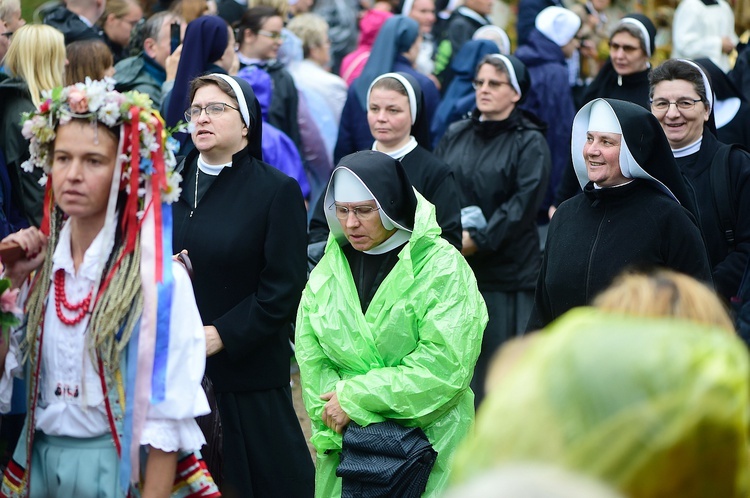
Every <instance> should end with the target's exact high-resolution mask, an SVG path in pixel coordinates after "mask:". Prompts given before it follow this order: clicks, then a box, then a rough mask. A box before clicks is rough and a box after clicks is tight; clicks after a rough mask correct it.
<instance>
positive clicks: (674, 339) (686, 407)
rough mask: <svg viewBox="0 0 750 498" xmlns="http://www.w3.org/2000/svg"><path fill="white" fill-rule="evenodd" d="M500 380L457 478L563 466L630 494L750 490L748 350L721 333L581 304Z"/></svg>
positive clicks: (690, 496)
mask: <svg viewBox="0 0 750 498" xmlns="http://www.w3.org/2000/svg"><path fill="white" fill-rule="evenodd" d="M540 334H541V335H540V336H539V337H537V338H535V339H534V340H533V341H532V343H531V344H530V346H529V349H528V350H527V351H525V352H524V353H522V355H521V356H520V357H519V358H518V359H517V360H516V364H515V365H514V366H512V367H510V370H508V372H507V374H506V376H505V377H502V378H500V379H498V380H497V384H496V388H495V389H494V390H493V392H491V393H490V394H489V395H488V396H487V398H486V400H485V402H484V403H483V404H482V406H481V407H480V409H479V412H478V415H477V424H476V433H475V434H474V435H473V436H472V437H471V438H470V439H469V440H467V441H466V443H465V444H464V445H462V447H461V449H460V451H459V452H458V453H457V456H456V461H455V466H454V474H453V476H452V479H453V480H455V481H463V480H465V479H467V478H469V477H470V476H472V475H474V474H476V473H478V472H481V471H482V470H483V469H486V468H488V467H493V466H498V465H501V464H503V463H508V462H518V461H525V462H540V463H549V464H555V465H560V466H562V467H564V468H567V469H569V470H571V471H573V472H577V473H581V474H584V475H587V476H590V477H593V478H596V479H599V480H601V481H603V482H605V483H608V484H610V485H612V486H613V487H615V488H616V489H618V490H620V491H621V492H622V493H623V494H624V495H626V496H628V497H630V498H657V497H658V498H667V497H669V498H672V497H679V498H698V497H705V498H709V497H710V498H713V497H721V498H734V497H746V496H748V490H749V489H748V477H749V474H748V471H749V470H750V469H749V468H748V464H749V463H750V462H749V461H748V438H747V436H748V420H749V419H748V416H749V415H750V411H749V405H748V401H749V400H748V375H749V374H750V372H749V370H748V354H747V351H746V350H745V347H744V346H743V344H742V343H741V342H740V341H739V340H738V339H737V338H736V337H734V336H732V335H730V334H728V333H727V332H726V331H723V330H715V329H710V328H707V327H705V326H701V325H698V324H693V323H690V322H685V321H680V320H676V319H653V318H652V319H648V318H635V317H626V316H622V315H612V314H605V313H603V312H600V311H596V310H593V309H585V308H582V309H577V310H573V311H571V312H569V313H568V314H567V315H565V316H563V317H562V318H561V319H560V320H559V321H557V322H555V323H554V324H553V325H552V326H551V327H550V329H549V330H548V331H546V332H542V333H540Z"/></svg>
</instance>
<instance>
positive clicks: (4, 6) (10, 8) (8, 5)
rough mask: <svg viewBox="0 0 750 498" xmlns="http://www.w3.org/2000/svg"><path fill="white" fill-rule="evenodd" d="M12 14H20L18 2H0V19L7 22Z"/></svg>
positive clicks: (8, 0)
mask: <svg viewBox="0 0 750 498" xmlns="http://www.w3.org/2000/svg"><path fill="white" fill-rule="evenodd" d="M14 12H21V2H20V1H19V0H0V19H2V20H3V21H6V22H7V21H8V18H9V17H10V15H11V14H13V13H14Z"/></svg>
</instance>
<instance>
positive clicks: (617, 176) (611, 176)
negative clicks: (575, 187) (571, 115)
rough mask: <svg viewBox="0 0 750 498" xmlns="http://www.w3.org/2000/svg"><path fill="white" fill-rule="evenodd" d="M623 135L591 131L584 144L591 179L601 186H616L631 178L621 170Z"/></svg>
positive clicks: (587, 134)
mask: <svg viewBox="0 0 750 498" xmlns="http://www.w3.org/2000/svg"><path fill="white" fill-rule="evenodd" d="M621 141H622V135H620V134H619V133H604V132H598V131H589V132H587V133H586V143H585V144H584V146H583V159H584V160H585V161H586V172H587V173H588V176H589V181H592V182H594V183H596V184H597V185H599V186H600V187H614V186H616V185H622V184H623V183H627V182H628V181H629V180H628V179H627V178H625V176H624V175H623V174H622V171H621V170H620V144H621Z"/></svg>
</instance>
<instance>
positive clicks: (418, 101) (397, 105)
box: [308, 73, 461, 262]
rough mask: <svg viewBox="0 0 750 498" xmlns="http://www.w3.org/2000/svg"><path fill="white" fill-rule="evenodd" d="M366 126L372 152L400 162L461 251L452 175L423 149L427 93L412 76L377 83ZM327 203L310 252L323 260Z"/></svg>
mask: <svg viewBox="0 0 750 498" xmlns="http://www.w3.org/2000/svg"><path fill="white" fill-rule="evenodd" d="M366 120H367V123H368V125H369V127H370V133H371V134H372V136H373V137H374V138H375V141H374V142H371V144H372V145H371V148H372V150H378V151H380V152H384V153H386V154H388V155H389V156H391V157H392V158H394V159H397V160H399V161H400V162H401V165H402V166H403V168H404V170H405V171H406V173H407V175H408V176H409V181H410V182H411V184H412V185H413V186H414V188H415V189H417V191H419V193H420V194H422V195H423V196H424V197H425V198H426V199H427V200H428V201H430V202H431V203H432V204H434V205H435V209H436V212H437V221H438V225H440V228H441V230H442V236H443V238H444V239H445V240H447V241H448V242H450V243H451V244H452V245H453V246H454V247H456V248H457V249H459V250H460V249H461V208H460V206H459V202H458V190H457V188H456V182H455V180H454V178H453V172H452V171H451V170H450V168H448V165H447V164H445V163H444V162H443V161H442V160H440V159H439V158H437V157H436V156H435V155H434V154H432V153H431V152H430V151H428V150H427V149H425V147H424V146H423V145H422V144H423V143H426V142H427V141H429V121H428V118H427V114H426V113H425V111H424V98H423V94H422V88H421V86H420V85H419V83H418V82H417V80H416V78H414V77H413V76H412V75H410V74H408V73H386V74H383V75H381V76H378V77H377V78H375V80H374V81H373V82H372V84H370V88H369V91H368V92H367V118H366ZM325 207H327V206H324V201H323V198H322V197H321V200H320V201H319V202H318V205H317V206H316V209H315V212H314V213H313V217H312V219H311V220H310V235H309V242H310V244H311V245H310V247H309V248H308V252H309V253H310V257H311V258H313V253H315V254H317V256H315V257H314V261H316V262H317V261H318V260H320V257H321V256H322V254H323V248H324V247H325V241H326V239H327V238H328V222H327V220H326V217H325V209H324V208H325Z"/></svg>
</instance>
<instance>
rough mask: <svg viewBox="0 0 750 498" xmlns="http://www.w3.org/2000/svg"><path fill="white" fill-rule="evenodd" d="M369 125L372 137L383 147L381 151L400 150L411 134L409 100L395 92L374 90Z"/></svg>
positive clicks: (382, 89)
mask: <svg viewBox="0 0 750 498" xmlns="http://www.w3.org/2000/svg"><path fill="white" fill-rule="evenodd" d="M367 123H368V124H369V125H370V133H372V137H373V138H374V139H375V140H377V141H378V145H381V146H382V147H381V148H380V149H379V150H383V151H391V150H396V149H399V148H400V147H402V146H403V145H405V144H406V142H407V141H408V140H409V136H410V133H411V109H410V108H409V98H408V97H407V96H406V95H403V94H401V93H399V92H397V91H395V90H388V89H385V88H374V89H373V90H372V92H370V107H369V109H367Z"/></svg>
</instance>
